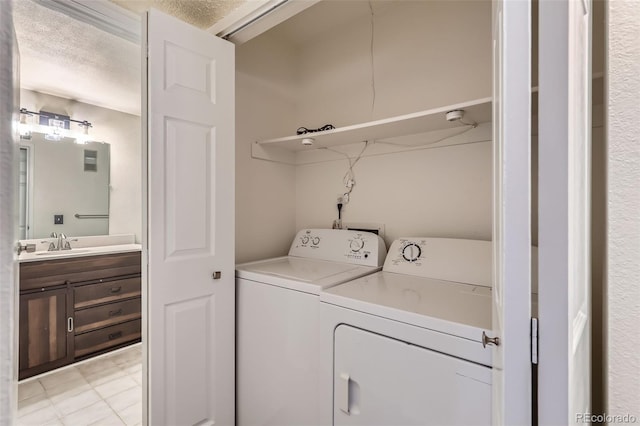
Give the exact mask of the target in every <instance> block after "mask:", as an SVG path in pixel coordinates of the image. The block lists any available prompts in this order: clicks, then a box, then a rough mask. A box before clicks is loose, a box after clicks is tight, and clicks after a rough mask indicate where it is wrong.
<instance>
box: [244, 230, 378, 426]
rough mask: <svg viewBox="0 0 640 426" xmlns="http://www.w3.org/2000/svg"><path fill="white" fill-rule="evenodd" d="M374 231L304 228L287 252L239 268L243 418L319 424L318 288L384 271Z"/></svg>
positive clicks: (252, 422)
mask: <svg viewBox="0 0 640 426" xmlns="http://www.w3.org/2000/svg"><path fill="white" fill-rule="evenodd" d="M385 255H386V248H385V245H384V241H383V240H382V238H380V237H379V236H378V235H376V234H373V233H369V232H357V231H347V230H332V229H305V230H302V231H300V232H299V233H298V234H297V235H296V237H295V239H294V240H293V242H292V244H291V248H290V250H289V255H288V256H283V257H278V258H274V259H267V260H262V261H257V262H251V263H245V264H242V265H238V266H237V267H236V278H237V279H236V296H237V297H236V300H237V308H236V312H237V314H236V315H237V325H236V363H237V365H236V386H237V389H236V420H237V424H238V425H240V426H245V425H247V426H248V425H251V426H255V425H282V426H286V425H291V426H294V425H295V426H298V425H319V424H321V421H320V413H319V411H318V409H319V402H318V390H319V372H318V371H319V352H320V347H319V346H320V345H319V343H318V337H319V336H318V331H319V330H318V326H319V308H320V302H319V298H318V297H319V296H318V295H319V294H320V292H321V291H322V290H324V289H327V288H330V287H332V286H335V285H338V284H341V283H344V282H347V281H349V280H353V279H356V278H359V277H362V276H365V275H368V274H372V273H375V272H377V271H380V269H382V264H383V262H384V259H385Z"/></svg>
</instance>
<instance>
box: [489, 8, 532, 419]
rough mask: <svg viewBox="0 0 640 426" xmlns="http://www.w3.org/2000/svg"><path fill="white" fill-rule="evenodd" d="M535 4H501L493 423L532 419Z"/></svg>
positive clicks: (496, 79)
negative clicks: (531, 324) (533, 63)
mask: <svg viewBox="0 0 640 426" xmlns="http://www.w3.org/2000/svg"><path fill="white" fill-rule="evenodd" d="M530 52H531V2H530V1H528V0H527V1H506V0H498V1H494V2H493V61H494V63H493V153H494V160H493V176H494V178H493V188H494V191H493V194H494V195H493V197H494V200H493V202H494V205H493V206H494V207H493V245H494V247H493V250H494V251H493V261H494V288H493V333H494V336H492V337H498V338H499V339H500V342H499V345H497V346H493V366H494V369H493V373H494V377H493V419H492V423H493V424H496V425H501V424H507V425H511V424H529V423H531V416H532V409H531V386H532V377H531V374H532V371H531V358H530V348H531V344H530V337H529V336H530V321H531V276H532V274H531V53H530Z"/></svg>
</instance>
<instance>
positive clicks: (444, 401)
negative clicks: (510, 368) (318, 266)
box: [333, 325, 491, 426]
mask: <svg viewBox="0 0 640 426" xmlns="http://www.w3.org/2000/svg"><path fill="white" fill-rule="evenodd" d="M334 354H335V358H334V359H335V361H334V362H335V363H334V404H333V414H334V416H333V418H334V424H335V425H367V426H371V425H470V424H473V425H490V424H491V369H490V368H489V367H485V366H480V365H477V364H474V363H471V362H468V361H464V360H461V359H458V358H454V357H451V356H448V355H444V354H442V353H439V352H434V351H431V350H429V349H425V348H422V347H419V346H415V345H411V344H408V343H406V342H403V341H400V340H396V339H392V338H389V337H386V336H382V335H379V334H375V333H371V332H369V331H365V330H361V329H358V328H354V327H350V326H347V325H340V326H338V327H337V328H336V330H335V334H334Z"/></svg>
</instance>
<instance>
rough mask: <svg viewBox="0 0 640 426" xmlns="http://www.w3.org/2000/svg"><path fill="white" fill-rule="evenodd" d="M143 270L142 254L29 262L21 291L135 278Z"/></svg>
mask: <svg viewBox="0 0 640 426" xmlns="http://www.w3.org/2000/svg"><path fill="white" fill-rule="evenodd" d="M140 271H141V261H140V252H132V253H116V254H106V255H101V256H81V257H73V258H67V259H56V260H43V261H37V262H25V263H21V264H20V290H21V291H25V290H34V289H42V288H45V287H51V286H58V285H62V284H68V283H71V284H73V283H78V282H82V281H97V280H99V279H105V278H112V277H120V276H124V275H135V274H139V273H140Z"/></svg>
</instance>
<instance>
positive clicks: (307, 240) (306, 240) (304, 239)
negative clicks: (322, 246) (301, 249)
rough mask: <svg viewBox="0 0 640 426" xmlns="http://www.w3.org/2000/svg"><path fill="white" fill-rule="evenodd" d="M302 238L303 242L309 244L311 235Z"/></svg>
mask: <svg viewBox="0 0 640 426" xmlns="http://www.w3.org/2000/svg"><path fill="white" fill-rule="evenodd" d="M300 240H301V241H302V244H308V243H309V237H307V236H306V235H305V236H304V237H302V238H300Z"/></svg>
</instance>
